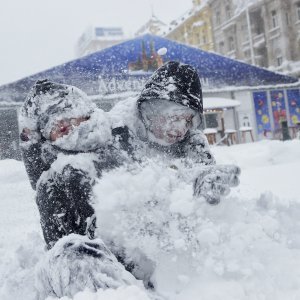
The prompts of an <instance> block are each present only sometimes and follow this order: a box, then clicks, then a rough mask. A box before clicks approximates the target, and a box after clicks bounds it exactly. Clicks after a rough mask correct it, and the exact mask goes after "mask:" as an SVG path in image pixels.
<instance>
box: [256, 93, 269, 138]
mask: <svg viewBox="0 0 300 300" xmlns="http://www.w3.org/2000/svg"><path fill="white" fill-rule="evenodd" d="M253 101H254V108H255V116H256V123H257V124H256V125H257V134H258V136H259V138H260V139H263V138H269V137H271V131H272V128H271V122H270V113H269V107H268V98H267V92H264V91H261V92H254V93H253Z"/></svg>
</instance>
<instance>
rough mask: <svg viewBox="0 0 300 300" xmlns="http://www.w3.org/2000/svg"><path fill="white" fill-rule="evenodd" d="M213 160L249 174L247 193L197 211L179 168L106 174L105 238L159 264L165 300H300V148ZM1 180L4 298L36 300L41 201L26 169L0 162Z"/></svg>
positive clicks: (249, 150)
mask: <svg viewBox="0 0 300 300" xmlns="http://www.w3.org/2000/svg"><path fill="white" fill-rule="evenodd" d="M213 152H214V154H215V156H216V159H217V162H218V163H220V164H232V163H235V164H238V165H239V166H240V167H241V169H242V175H241V184H240V186H239V187H238V188H236V189H234V190H233V191H232V193H231V194H230V195H229V196H227V197H226V198H225V199H223V201H222V202H221V203H220V204H219V205H218V206H209V205H207V204H206V203H204V202H201V201H198V202H197V203H194V199H193V198H192V197H191V183H190V182H189V181H188V180H187V178H188V176H187V177H184V174H181V175H180V176H183V177H182V180H181V181H180V180H179V178H180V176H178V172H180V168H178V169H179V170H176V168H175V169H174V168H164V169H162V166H163V162H162V165H161V166H160V165H159V163H158V164H157V162H153V161H152V162H150V163H148V164H147V165H146V166H144V168H141V169H139V168H138V167H137V168H133V167H132V168H130V169H126V168H123V169H120V170H118V171H113V172H111V173H107V174H105V175H104V177H103V180H102V181H100V182H99V185H98V187H97V190H96V193H97V195H98V197H99V203H101V204H102V206H100V205H98V208H97V211H98V214H99V215H102V217H103V218H102V219H101V221H99V222H100V223H99V224H102V225H103V226H102V228H103V230H101V234H103V235H104V236H106V238H107V237H108V232H110V233H111V237H117V238H120V240H121V241H122V243H124V245H125V246H126V247H127V248H128V249H129V248H131V250H132V249H133V248H135V247H139V248H141V249H143V250H144V252H145V253H146V255H147V256H148V257H149V258H150V259H152V260H153V261H154V262H155V263H156V266H157V268H156V272H155V274H154V279H155V281H156V284H157V289H158V291H159V292H160V293H161V294H163V295H164V296H165V298H166V299H175V300H187V299H188V300H193V299H195V300H196V299H197V300H199V299H205V300H210V299H214V300H215V299H222V300H227V299H239V300H240V299H245V300H246V299H270V300H271V299H272V300H273V299H275V300H276V299H278V300H279V299H299V297H300V279H299V278H300V238H299V235H298V234H297V233H298V232H299V230H300V221H299V214H300V196H299V188H298V186H299V185H298V181H299V180H298V179H297V178H296V177H297V176H296V175H295V174H298V172H299V168H300V156H299V153H300V141H298V140H294V141H287V142H280V141H264V142H258V143H251V144H243V145H236V146H232V147H215V148H213ZM177 167H178V166H177ZM179 167H180V165H179ZM0 179H1V180H0V191H1V202H0V208H1V209H0V237H1V239H0V255H1V256H0V257H1V260H0V299H3V300H6V299H16V300H18V299H22V300H29V299H34V297H35V296H34V295H35V289H34V269H35V267H36V265H37V263H38V262H39V261H41V260H43V258H44V255H45V250H44V244H43V240H42V238H41V232H40V227H39V221H38V213H37V209H36V207H35V203H34V193H33V192H32V191H31V189H30V186H29V182H28V180H27V177H26V174H25V170H24V167H23V165H22V163H21V162H16V161H13V160H5V161H0ZM170 191H171V193H170ZM155 197H156V198H155ZM155 199H163V200H162V201H160V202H157V201H155ZM104 216H106V217H105V218H104ZM126 216H127V217H126ZM164 217H166V218H167V219H165V221H166V222H165V223H164V222H163V219H164ZM166 223H168V224H166ZM145 224H148V227H147V230H146V231H144V234H141V233H142V232H143V231H141V229H143V226H145ZM108 225H109V226H111V227H108ZM149 226H150V227H149ZM149 228H150V229H151V230H149ZM157 228H159V229H160V230H159V231H156V230H157ZM129 229H130V230H129ZM128 230H129V231H128ZM150 232H152V234H149V233H150ZM129 250H130V249H129ZM49 299H50V298H49ZM56 299H57V298H56ZM56 299H55V300H56ZM61 299H63V300H69V299H68V298H66V297H65V298H61ZM74 299H76V300H78V299H87V300H89V299H93V300H94V299H97V300H102V299H107V300H116V299H122V300H123V299H132V300H135V299H139V300H144V299H145V300H146V299H148V295H146V293H145V292H144V291H143V290H142V289H140V288H139V287H136V286H128V287H122V288H119V289H116V290H112V289H109V290H104V291H103V290H99V291H98V292H97V293H92V292H89V291H87V290H86V291H83V292H80V293H78V294H76V296H75V297H74ZM51 300H53V298H51Z"/></svg>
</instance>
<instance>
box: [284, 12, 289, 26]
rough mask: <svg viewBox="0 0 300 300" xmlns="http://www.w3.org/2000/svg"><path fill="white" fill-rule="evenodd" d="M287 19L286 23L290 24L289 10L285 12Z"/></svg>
mask: <svg viewBox="0 0 300 300" xmlns="http://www.w3.org/2000/svg"><path fill="white" fill-rule="evenodd" d="M285 21H286V25H290V14H289V13H288V12H286V13H285Z"/></svg>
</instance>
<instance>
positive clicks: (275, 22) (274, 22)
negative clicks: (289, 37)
mask: <svg viewBox="0 0 300 300" xmlns="http://www.w3.org/2000/svg"><path fill="white" fill-rule="evenodd" d="M271 15H272V27H273V28H277V27H278V16H277V12H276V10H272V11H271Z"/></svg>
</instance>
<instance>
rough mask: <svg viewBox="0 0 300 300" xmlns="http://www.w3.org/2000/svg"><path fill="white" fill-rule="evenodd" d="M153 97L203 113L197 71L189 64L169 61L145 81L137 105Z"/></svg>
mask: <svg viewBox="0 0 300 300" xmlns="http://www.w3.org/2000/svg"><path fill="white" fill-rule="evenodd" d="M153 99H161V100H168V101H173V102H175V103H178V104H181V105H184V106H186V107H189V108H191V109H193V110H195V111H198V112H199V113H200V114H202V113H203V99H202V89H201V83H200V79H199V76H198V74H197V71H196V70H195V69H194V68H193V67H191V66H190V65H186V64H182V63H179V62H175V61H170V62H168V63H166V64H164V65H163V66H162V67H160V68H159V69H158V70H157V71H156V72H155V73H154V74H153V75H152V76H151V78H150V79H149V81H148V82H147V83H146V85H145V87H144V89H143V91H142V93H141V95H140V96H139V98H138V101H137V105H138V109H139V110H140V106H141V104H142V103H143V102H145V101H148V100H153Z"/></svg>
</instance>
